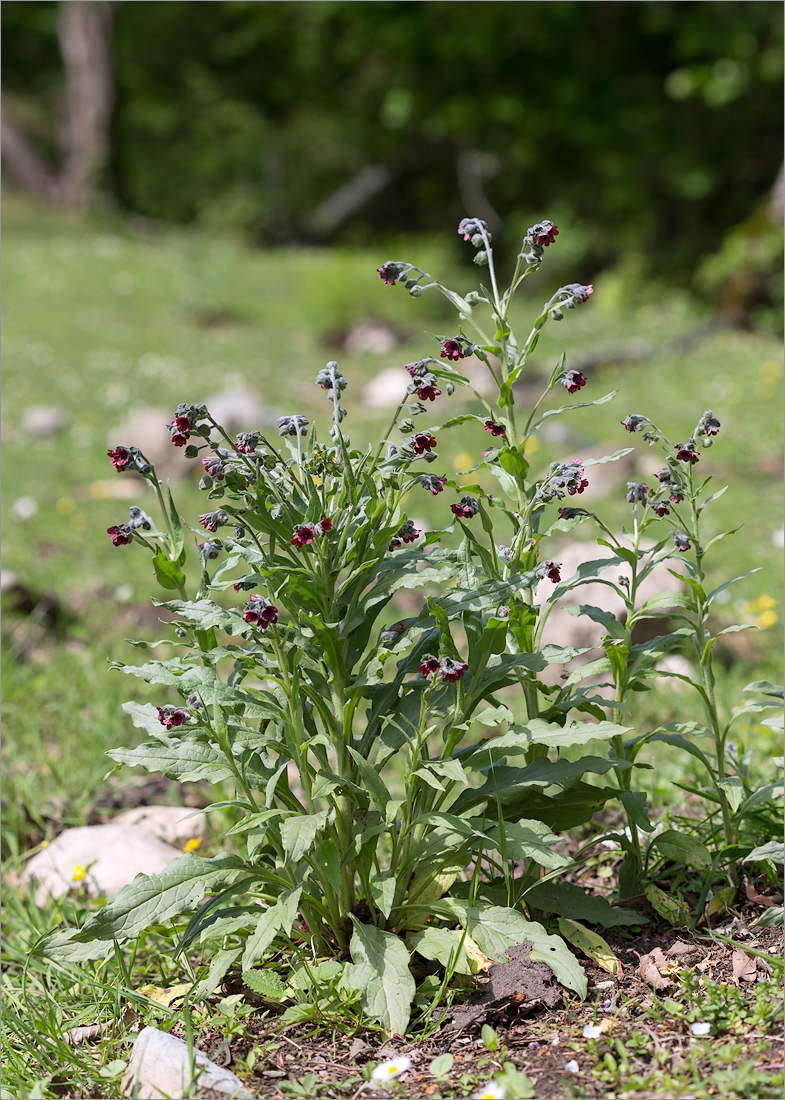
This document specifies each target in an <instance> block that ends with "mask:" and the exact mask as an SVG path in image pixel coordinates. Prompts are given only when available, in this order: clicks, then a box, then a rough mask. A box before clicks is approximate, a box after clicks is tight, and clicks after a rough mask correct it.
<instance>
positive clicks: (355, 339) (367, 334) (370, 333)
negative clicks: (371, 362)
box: [344, 320, 400, 355]
mask: <svg viewBox="0 0 785 1100" xmlns="http://www.w3.org/2000/svg"><path fill="white" fill-rule="evenodd" d="M399 343H400V340H399V338H398V334H397V332H396V331H395V329H394V328H392V327H391V326H390V325H388V324H387V323H386V322H385V321H376V320H368V321H360V322H359V324H356V325H353V326H352V327H351V328H350V329H349V331H348V333H347V334H346V339H345V340H344V350H345V351H347V352H348V353H349V354H350V355H389V354H390V352H391V351H393V349H394V348H396V347H397V346H398V344H399Z"/></svg>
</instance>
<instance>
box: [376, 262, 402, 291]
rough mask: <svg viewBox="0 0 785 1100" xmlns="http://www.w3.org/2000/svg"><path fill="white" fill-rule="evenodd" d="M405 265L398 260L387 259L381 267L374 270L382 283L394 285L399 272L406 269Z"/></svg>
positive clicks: (399, 274)
mask: <svg viewBox="0 0 785 1100" xmlns="http://www.w3.org/2000/svg"><path fill="white" fill-rule="evenodd" d="M406 267H407V265H406V264H402V263H400V262H399V261H398V260H388V261H387V262H386V263H383V264H382V266H381V267H377V268H376V271H377V273H378V275H379V278H380V279H381V280H382V282H383V283H387V284H388V285H389V286H394V285H395V283H396V282H397V281H398V279H399V278H400V276H401V273H402V272H403V271H405V270H406Z"/></svg>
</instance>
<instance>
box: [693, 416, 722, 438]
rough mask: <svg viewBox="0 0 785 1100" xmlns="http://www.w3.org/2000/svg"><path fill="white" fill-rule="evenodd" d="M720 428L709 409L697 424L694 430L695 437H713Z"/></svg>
mask: <svg viewBox="0 0 785 1100" xmlns="http://www.w3.org/2000/svg"><path fill="white" fill-rule="evenodd" d="M721 426H722V425H721V424H720V422H719V420H718V419H717V418H716V416H715V415H714V413H713V412H712V411H711V409H707V410H706V412H705V413H704V414H703V416H702V417H701V418H700V420H699V421H698V423H697V426H696V428H695V435H700V436H704V437H706V436H709V437H710V436H714V435H716V434H717V433H718V432H719V430H720V428H721ZM707 445H708V444H707Z"/></svg>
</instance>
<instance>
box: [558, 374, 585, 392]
mask: <svg viewBox="0 0 785 1100" xmlns="http://www.w3.org/2000/svg"><path fill="white" fill-rule="evenodd" d="M559 381H560V382H561V384H562V385H563V386H564V388H565V390H566V391H567V393H577V392H578V390H580V389H582V388H583V387H584V386H585V385H586V377H585V375H583V374H582V373H581V372H580V371H579V370H568V371H567V372H566V373H565V374H564V375H563V376H562V377H561V378H560V379H559Z"/></svg>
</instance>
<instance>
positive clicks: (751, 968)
mask: <svg viewBox="0 0 785 1100" xmlns="http://www.w3.org/2000/svg"><path fill="white" fill-rule="evenodd" d="M731 963H732V966H733V980H734V982H735V983H736V985H738V984H739V978H741V980H742V981H743V982H754V981H755V979H756V977H757V970H758V963H757V959H756V958H755V956H754V955H748V954H747V952H746V951H742V950H741V948H740V947H737V948H736V950H735V951H734V952H733V957H732V959H731Z"/></svg>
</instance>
